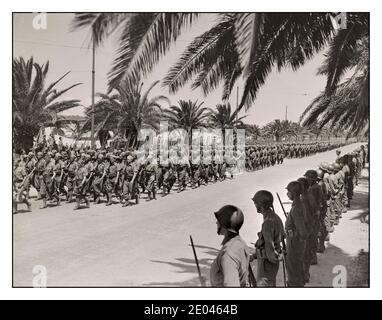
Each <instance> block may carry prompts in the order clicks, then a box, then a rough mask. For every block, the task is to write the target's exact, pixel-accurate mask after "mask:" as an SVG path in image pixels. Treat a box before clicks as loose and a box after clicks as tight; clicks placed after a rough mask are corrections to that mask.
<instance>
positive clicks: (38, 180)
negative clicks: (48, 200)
mask: <svg viewBox="0 0 382 320" xmlns="http://www.w3.org/2000/svg"><path fill="white" fill-rule="evenodd" d="M45 166H46V161H45V158H44V156H43V153H42V152H37V163H36V170H35V174H34V181H33V186H34V187H35V188H36V190H37V193H38V196H37V200H40V199H41V198H42V196H41V192H40V191H41V185H42V184H44V186H43V187H42V188H43V189H44V188H45V182H43V181H42V180H43V173H44V170H45ZM44 192H45V191H44Z"/></svg>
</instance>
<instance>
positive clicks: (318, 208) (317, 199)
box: [304, 170, 326, 265]
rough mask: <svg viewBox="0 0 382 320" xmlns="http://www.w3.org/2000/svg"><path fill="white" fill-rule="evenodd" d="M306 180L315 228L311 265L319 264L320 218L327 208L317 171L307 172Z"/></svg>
mask: <svg viewBox="0 0 382 320" xmlns="http://www.w3.org/2000/svg"><path fill="white" fill-rule="evenodd" d="M304 176H305V178H306V179H307V181H308V184H309V189H308V192H309V194H310V196H311V197H312V199H313V201H312V218H313V228H312V235H311V237H310V239H309V241H310V248H311V264H312V265H315V264H317V250H318V233H319V230H320V218H321V215H322V212H324V211H325V208H326V199H325V196H324V193H323V191H322V187H321V186H319V185H318V183H317V182H318V174H317V171H316V170H308V171H307V172H305V175H304Z"/></svg>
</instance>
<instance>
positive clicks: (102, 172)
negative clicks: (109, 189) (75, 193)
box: [93, 154, 106, 204]
mask: <svg viewBox="0 0 382 320" xmlns="http://www.w3.org/2000/svg"><path fill="white" fill-rule="evenodd" d="M105 177H106V166H105V161H104V156H103V154H99V155H98V158H97V163H96V165H95V169H94V180H93V195H94V202H95V203H96V204H99V203H101V194H102V193H103V190H104V188H103V187H104V178H105Z"/></svg>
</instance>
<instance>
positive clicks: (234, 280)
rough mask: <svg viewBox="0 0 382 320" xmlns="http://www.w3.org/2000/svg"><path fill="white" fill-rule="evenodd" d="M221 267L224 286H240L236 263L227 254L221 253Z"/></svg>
mask: <svg viewBox="0 0 382 320" xmlns="http://www.w3.org/2000/svg"><path fill="white" fill-rule="evenodd" d="M221 267H222V272H223V278H224V287H240V279H239V272H238V268H237V263H236V261H235V260H234V259H233V258H232V257H231V256H230V255H229V254H227V253H225V254H223V256H222V259H221Z"/></svg>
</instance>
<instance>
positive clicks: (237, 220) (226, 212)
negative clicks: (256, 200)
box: [214, 205, 244, 233]
mask: <svg viewBox="0 0 382 320" xmlns="http://www.w3.org/2000/svg"><path fill="white" fill-rule="evenodd" d="M214 214H215V217H216V219H217V220H218V221H219V223H220V224H221V225H222V226H223V227H224V228H226V229H227V230H228V231H231V232H234V233H239V230H240V228H241V226H242V225H243V223H244V214H243V212H242V211H241V210H240V209H239V208H238V207H236V206H233V205H226V206H223V207H221V208H220V209H219V211H217V212H214Z"/></svg>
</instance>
